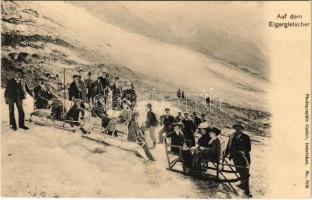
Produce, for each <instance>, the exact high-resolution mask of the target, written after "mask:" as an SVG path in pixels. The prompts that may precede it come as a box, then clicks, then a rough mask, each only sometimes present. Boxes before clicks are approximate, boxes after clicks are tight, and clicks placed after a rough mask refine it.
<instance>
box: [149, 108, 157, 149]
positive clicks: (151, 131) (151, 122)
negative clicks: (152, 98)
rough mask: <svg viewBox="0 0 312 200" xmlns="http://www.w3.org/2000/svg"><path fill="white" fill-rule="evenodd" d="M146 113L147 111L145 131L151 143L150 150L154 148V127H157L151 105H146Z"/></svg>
mask: <svg viewBox="0 0 312 200" xmlns="http://www.w3.org/2000/svg"><path fill="white" fill-rule="evenodd" d="M146 111H147V115H146V129H147V130H148V132H149V136H150V138H151V140H152V141H153V146H152V148H155V147H156V137H155V129H156V126H157V125H158V120H157V117H156V114H155V113H154V112H153V110H152V104H150V103H148V104H147V105H146Z"/></svg>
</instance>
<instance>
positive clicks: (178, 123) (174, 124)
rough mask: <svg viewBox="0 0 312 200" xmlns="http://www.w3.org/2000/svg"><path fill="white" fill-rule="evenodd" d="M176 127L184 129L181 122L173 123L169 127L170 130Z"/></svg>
mask: <svg viewBox="0 0 312 200" xmlns="http://www.w3.org/2000/svg"><path fill="white" fill-rule="evenodd" d="M176 126H179V127H180V128H184V124H183V123H181V122H175V123H172V124H171V125H170V129H173V128H174V127H176Z"/></svg>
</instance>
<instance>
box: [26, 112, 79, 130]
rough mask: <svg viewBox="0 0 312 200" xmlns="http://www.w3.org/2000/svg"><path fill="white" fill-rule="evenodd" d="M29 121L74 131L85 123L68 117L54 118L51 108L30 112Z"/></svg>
mask: <svg viewBox="0 0 312 200" xmlns="http://www.w3.org/2000/svg"><path fill="white" fill-rule="evenodd" d="M28 121H29V122H31V123H34V124H37V125H40V126H49V127H53V128H58V129H62V130H66V131H72V132H75V131H77V130H79V129H80V128H81V126H82V125H83V123H81V122H79V121H72V120H66V119H53V118H51V117H50V110H49V109H38V110H36V111H35V112H33V113H31V114H30V118H29V120H28ZM73 123H75V124H77V123H79V125H73Z"/></svg>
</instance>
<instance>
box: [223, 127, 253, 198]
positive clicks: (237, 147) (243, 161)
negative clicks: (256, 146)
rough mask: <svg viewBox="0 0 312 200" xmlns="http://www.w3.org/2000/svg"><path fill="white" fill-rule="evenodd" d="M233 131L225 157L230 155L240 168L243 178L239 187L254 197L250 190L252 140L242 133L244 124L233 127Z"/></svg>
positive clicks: (239, 171)
mask: <svg viewBox="0 0 312 200" xmlns="http://www.w3.org/2000/svg"><path fill="white" fill-rule="evenodd" d="M233 129H234V130H235V132H234V133H233V134H232V135H230V138H229V142H228V144H227V147H226V150H225V154H224V157H226V156H228V155H229V158H230V159H233V162H234V165H236V166H240V167H237V168H236V170H237V172H238V173H239V175H240V178H241V184H240V185H238V187H239V188H241V189H243V190H244V192H245V194H246V195H247V196H248V197H252V195H251V194H250V190H249V177H250V174H249V168H250V161H251V160H250V154H249V153H250V151H251V144H250V138H249V136H248V135H247V134H245V133H243V132H242V131H243V130H244V126H243V124H242V123H237V124H235V125H233Z"/></svg>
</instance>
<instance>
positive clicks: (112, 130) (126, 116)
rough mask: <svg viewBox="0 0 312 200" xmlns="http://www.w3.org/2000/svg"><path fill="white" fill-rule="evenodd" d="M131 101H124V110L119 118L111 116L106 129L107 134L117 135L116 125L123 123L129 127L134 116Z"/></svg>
mask: <svg viewBox="0 0 312 200" xmlns="http://www.w3.org/2000/svg"><path fill="white" fill-rule="evenodd" d="M130 106H131V102H130V101H128V100H124V101H123V102H122V107H123V109H122V111H121V113H120V115H119V116H118V118H114V117H113V118H111V119H110V120H109V123H108V125H107V127H106V129H105V131H104V133H105V134H108V135H115V136H116V137H117V131H116V125H117V124H121V125H124V126H127V127H128V124H129V122H130V120H131V117H132V110H131V109H130Z"/></svg>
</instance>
